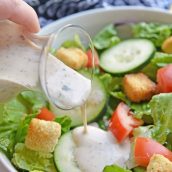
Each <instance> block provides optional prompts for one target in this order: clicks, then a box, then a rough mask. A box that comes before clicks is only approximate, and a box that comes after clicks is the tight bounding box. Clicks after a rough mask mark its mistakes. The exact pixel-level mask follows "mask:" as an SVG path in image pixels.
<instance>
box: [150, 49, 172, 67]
mask: <svg viewBox="0 0 172 172" xmlns="http://www.w3.org/2000/svg"><path fill="white" fill-rule="evenodd" d="M151 63H153V64H155V65H157V66H158V67H163V66H166V65H168V64H171V63H172V54H166V53H161V52H157V53H155V55H154V57H153V58H152V60H151Z"/></svg>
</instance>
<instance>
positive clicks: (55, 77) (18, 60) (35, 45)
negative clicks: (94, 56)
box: [0, 20, 91, 109]
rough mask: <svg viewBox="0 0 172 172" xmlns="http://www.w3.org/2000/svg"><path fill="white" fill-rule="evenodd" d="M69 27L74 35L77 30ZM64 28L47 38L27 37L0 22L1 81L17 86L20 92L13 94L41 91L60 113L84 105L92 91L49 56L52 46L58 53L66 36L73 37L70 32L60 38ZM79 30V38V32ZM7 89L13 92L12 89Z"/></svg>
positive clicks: (10, 24)
mask: <svg viewBox="0 0 172 172" xmlns="http://www.w3.org/2000/svg"><path fill="white" fill-rule="evenodd" d="M70 27H71V28H73V30H74V29H75V32H76V33H77V29H76V27H77V26H73V27H72V26H70ZM64 28H68V27H64ZM64 28H62V29H61V30H58V32H57V33H54V34H51V35H49V36H38V35H32V34H30V33H26V32H25V31H24V30H23V28H21V27H20V26H19V25H17V24H15V23H13V22H10V21H6V20H5V21H1V22H0V40H1V41H0V60H1V63H0V80H1V81H3V82H7V83H8V84H9V83H11V85H14V87H16V85H17V86H18V87H17V88H19V89H18V90H16V94H17V93H18V92H19V91H20V90H21V89H26V88H29V89H41V90H43V91H44V93H45V94H46V96H47V98H48V99H49V100H50V102H52V103H53V104H54V105H55V106H57V107H59V108H61V109H72V108H74V107H77V106H80V105H82V104H84V102H85V101H86V100H87V98H88V96H89V94H90V91H91V81H90V80H89V79H87V78H85V77H84V76H82V75H81V74H79V73H78V72H77V71H75V70H73V69H71V68H70V67H68V66H67V65H66V64H65V63H63V62H62V61H61V60H59V59H58V58H57V57H55V56H54V55H52V53H51V52H50V49H52V48H53V46H54V45H55V46H56V49H57V48H58V46H60V45H61V44H62V42H64V41H65V39H67V38H68V36H69V37H71V34H72V35H73V34H74V32H73V33H72V32H70V33H71V34H69V35H66V36H65V37H63V34H61V33H60V32H62V31H63V29H64ZM79 30H80V33H81V34H82V30H81V28H80V29H79ZM68 33H69V32H68ZM84 33H85V31H84ZM86 36H88V35H86ZM86 36H85V37H86ZM60 39H61V41H60ZM57 40H58V44H57ZM88 40H89V38H88ZM89 41H90V40H89ZM54 43H55V44H54ZM10 89H11V90H14V88H13V87H12V86H11V87H10ZM0 91H1V92H3V94H5V92H6V93H7V94H8V92H9V93H10V90H9V88H8V89H5V88H3V89H1V88H0ZM14 94H15V93H14ZM1 95H2V94H1ZM7 97H9V96H7Z"/></svg>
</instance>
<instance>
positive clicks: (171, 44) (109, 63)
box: [0, 23, 172, 172]
mask: <svg viewBox="0 0 172 172" xmlns="http://www.w3.org/2000/svg"><path fill="white" fill-rule="evenodd" d="M116 27H117V26H114V25H112V24H110V25H108V26H106V27H105V28H102V30H101V31H100V32H99V33H97V35H95V37H94V38H93V43H94V46H95V51H94V57H95V58H94V64H95V68H94V77H93V79H92V91H91V94H90V96H89V98H88V100H87V103H86V105H85V107H86V108H85V110H86V115H87V122H88V123H89V125H88V126H87V130H86V132H83V131H84V130H83V127H82V125H83V110H82V108H80V107H78V108H75V109H72V110H62V109H57V108H55V107H54V106H53V105H51V103H49V102H48V100H47V99H46V97H45V96H44V95H43V93H41V92H40V91H36V90H24V91H22V92H20V93H19V94H18V95H17V96H16V97H14V98H13V99H11V100H10V101H7V102H5V103H1V104H0V151H1V152H3V153H4V154H5V155H6V156H7V157H8V159H9V160H10V161H11V163H12V164H13V165H14V167H15V168H16V169H17V170H18V171H29V172H57V171H60V172H69V171H70V172H82V171H84V172H93V171H94V172H102V171H103V172H132V171H133V172H165V171H168V172H170V171H172V162H171V161H172V127H171V122H172V110H171V107H172V25H170V24H158V23H137V24H131V25H130V27H131V29H132V33H133V35H132V37H131V38H127V39H122V38H120V37H119V36H118V32H117V29H116ZM51 53H52V54H53V55H54V56H56V57H57V58H59V59H60V60H61V61H63V63H65V64H66V65H68V66H70V67H71V68H72V69H75V70H77V71H78V72H80V73H81V74H82V75H84V76H85V77H87V78H89V79H90V78H91V72H92V68H93V66H94V65H93V59H92V51H91V50H90V48H88V47H84V46H83V45H82V43H81V41H80V38H79V36H78V35H75V37H74V38H73V40H68V41H65V42H64V43H63V44H62V45H61V47H60V48H58V49H56V50H54V49H52V50H51ZM85 120H86V119H85Z"/></svg>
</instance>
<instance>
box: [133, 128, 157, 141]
mask: <svg viewBox="0 0 172 172" xmlns="http://www.w3.org/2000/svg"><path fill="white" fill-rule="evenodd" d="M153 128H154V125H148V126H140V127H137V128H135V129H134V130H133V136H134V137H135V138H136V137H148V138H152V132H153Z"/></svg>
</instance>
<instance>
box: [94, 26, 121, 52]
mask: <svg viewBox="0 0 172 172" xmlns="http://www.w3.org/2000/svg"><path fill="white" fill-rule="evenodd" d="M119 42H120V38H119V37H118V36H117V31H116V29H115V27H114V26H113V25H112V24H111V25H108V26H106V27H105V28H103V29H102V30H101V31H100V32H99V33H97V35H96V36H95V37H94V39H93V43H94V46H95V47H96V49H98V50H103V49H107V48H110V47H112V46H114V45H116V44H118V43H119Z"/></svg>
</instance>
